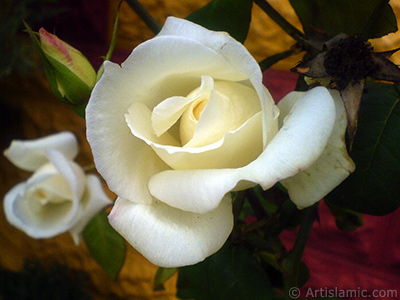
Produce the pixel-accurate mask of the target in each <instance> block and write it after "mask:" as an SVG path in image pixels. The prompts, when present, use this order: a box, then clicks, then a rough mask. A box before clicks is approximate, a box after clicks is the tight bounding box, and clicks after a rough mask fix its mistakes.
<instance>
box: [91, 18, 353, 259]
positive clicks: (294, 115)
mask: <svg viewBox="0 0 400 300" xmlns="http://www.w3.org/2000/svg"><path fill="white" fill-rule="evenodd" d="M279 106H280V107H281V113H280V115H279V109H278V108H277V106H276V105H275V104H274V102H273V100H272V98H271V96H270V94H269V92H268V91H267V89H266V88H265V87H264V86H263V84H262V73H261V70H260V68H259V66H258V64H257V62H256V61H255V60H254V59H253V57H252V56H251V55H250V54H249V53H248V51H247V50H246V49H245V47H244V46H243V45H242V44H240V43H239V42H237V41H236V40H234V39H233V38H232V37H230V36H229V35H228V34H227V33H224V32H214V31H209V30H207V29H205V28H203V27H201V26H198V25H196V24H193V23H191V22H189V21H186V20H182V19H177V18H173V17H170V18H168V19H167V21H166V23H165V25H164V27H163V29H162V30H161V32H160V33H159V34H158V35H157V36H156V37H155V38H153V39H151V40H149V41H147V42H145V43H143V44H141V45H139V46H138V47H137V48H136V49H134V50H133V52H132V54H131V55H130V56H129V57H128V59H127V60H126V61H125V62H124V63H123V64H122V65H121V66H119V65H117V64H114V63H111V62H106V63H105V72H104V75H103V77H102V78H101V80H100V81H99V82H98V83H97V85H96V86H95V88H94V90H93V93H92V96H91V99H90V101H89V104H88V106H87V109H86V116H87V119H86V120H87V136H88V140H89V143H90V145H91V147H92V151H93V155H94V159H95V164H96V167H97V169H98V171H99V172H100V173H101V174H102V176H103V177H104V179H105V180H106V182H107V183H108V185H109V187H110V188H111V190H112V191H114V192H115V193H116V194H117V195H118V196H119V197H118V199H117V201H116V203H115V205H114V207H113V208H112V211H111V213H110V216H109V221H110V223H111V225H112V226H113V227H114V228H115V229H116V230H117V231H119V232H120V233H121V234H122V235H123V236H124V237H125V238H126V239H127V240H128V241H129V243H130V244H131V245H132V246H133V247H134V248H136V249H137V250H138V251H139V252H141V253H142V254H143V255H144V256H145V257H146V258H148V259H149V260H150V261H151V262H153V263H154V264H156V265H159V266H163V267H179V266H184V265H190V264H195V263H197V262H199V261H202V260H203V259H204V258H206V257H207V256H209V255H211V254H213V253H215V252H216V251H217V250H219V249H220V248H221V246H222V245H223V244H224V242H225V241H226V240H227V238H228V236H229V234H230V232H231V230H232V227H233V215H232V204H231V196H230V193H229V192H230V191H235V190H236V191H237V190H242V189H246V188H249V187H252V186H255V185H257V184H259V185H260V186H261V187H262V188H263V189H268V188H270V187H272V186H273V185H274V184H275V183H277V182H278V181H281V182H282V183H283V185H284V186H285V187H286V188H287V189H288V191H289V194H290V197H291V199H292V200H293V201H294V202H295V204H296V205H298V207H300V208H302V207H306V206H310V205H312V204H313V203H315V202H317V201H319V200H320V199H321V198H322V197H324V196H325V195H326V194H327V193H328V192H329V191H330V190H332V189H333V188H334V187H336V186H337V185H338V184H339V183H340V182H342V181H343V180H344V179H345V178H346V177H347V176H348V175H349V174H350V172H352V171H353V169H354V164H353V162H352V161H351V159H350V158H349V156H348V155H347V152H346V147H345V144H344V132H345V129H346V117H345V111H344V109H343V104H342V102H341V99H340V96H339V95H338V93H336V92H331V93H330V92H329V91H328V90H327V89H326V88H324V87H318V88H314V89H312V90H311V91H309V92H307V93H291V94H289V95H288V96H287V97H286V98H285V99H283V100H282V101H281V103H280V104H279ZM278 115H279V117H278ZM278 128H280V129H278Z"/></svg>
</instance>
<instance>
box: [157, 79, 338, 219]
mask: <svg viewBox="0 0 400 300" xmlns="http://www.w3.org/2000/svg"><path fill="white" fill-rule="evenodd" d="M334 121H335V105H334V102H333V99H332V97H331V95H330V94H329V92H328V91H327V89H326V88H322V87H318V88H314V89H312V90H311V91H309V92H307V93H304V96H303V97H302V98H301V99H299V100H298V101H297V102H296V104H295V105H294V106H293V108H292V110H291V112H290V113H289V115H287V116H286V119H285V124H284V126H283V127H282V128H281V129H280V131H279V132H278V134H277V135H276V136H275V137H274V139H273V140H272V141H271V142H270V143H269V144H268V146H267V148H266V149H265V150H264V152H263V153H262V154H261V155H260V156H259V157H258V158H257V159H256V160H255V161H253V162H252V163H250V164H249V165H247V166H245V167H242V168H238V169H219V170H216V169H213V170H169V171H164V172H161V173H158V174H156V175H154V176H153V177H152V178H151V179H150V183H149V189H150V192H151V193H152V195H154V196H155V197H156V198H158V199H160V200H161V201H163V202H166V203H170V205H172V203H174V204H175V205H176V207H180V205H183V204H181V203H183V202H185V201H186V199H190V202H189V201H187V202H186V203H185V204H184V206H185V210H187V211H193V212H206V211H207V210H208V209H210V208H213V207H215V205H217V204H218V203H219V201H220V199H222V197H223V196H224V195H225V194H226V193H227V192H229V191H230V190H232V189H233V188H235V187H237V185H238V184H239V185H241V184H245V185H246V186H247V187H248V185H249V184H248V182H253V183H257V184H260V185H261V186H262V187H263V188H264V189H268V188H270V187H271V186H273V185H274V184H275V183H276V182H278V181H279V180H282V179H284V178H287V177H291V176H293V175H295V174H296V173H298V172H299V171H301V170H304V169H306V168H308V167H310V166H311V165H312V164H313V163H314V162H315V161H316V160H317V159H318V158H319V156H320V155H321V153H322V151H323V150H324V148H325V146H326V144H327V142H328V138H329V137H330V135H331V133H332V130H333V126H334ZM242 181H244V182H242ZM184 199H185V200H184Z"/></svg>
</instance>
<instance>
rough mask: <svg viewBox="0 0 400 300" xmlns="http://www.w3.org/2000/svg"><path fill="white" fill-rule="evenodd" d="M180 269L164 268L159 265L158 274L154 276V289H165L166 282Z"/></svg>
mask: <svg viewBox="0 0 400 300" xmlns="http://www.w3.org/2000/svg"><path fill="white" fill-rule="evenodd" d="M177 271H178V268H162V267H159V268H158V270H157V273H156V276H154V282H153V290H154V291H160V290H164V289H165V288H164V283H165V282H166V281H167V280H168V279H170V278H171V277H172V276H174V274H175V273H176V272H177Z"/></svg>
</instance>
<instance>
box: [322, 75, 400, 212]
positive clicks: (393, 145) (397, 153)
mask: <svg viewBox="0 0 400 300" xmlns="http://www.w3.org/2000/svg"><path fill="white" fill-rule="evenodd" d="M351 157H352V158H353V160H354V162H355V164H356V170H355V172H354V173H353V174H351V175H350V176H349V178H348V179H347V180H345V181H344V182H343V183H342V184H341V185H340V186H339V187H338V188H336V189H335V190H334V191H333V192H332V193H331V194H330V195H329V196H328V197H327V200H328V202H329V203H332V204H334V205H338V206H341V207H344V208H348V209H351V210H353V211H356V212H360V213H366V214H371V215H385V214H388V213H390V212H392V211H394V210H395V209H397V208H398V207H399V206H400V196H399V195H400V88H399V87H398V86H396V85H391V84H387V83H376V82H367V85H366V89H365V91H364V94H363V97H362V101H361V108H360V116H359V120H358V130H357V135H356V137H355V140H354V145H353V151H352V152H351Z"/></svg>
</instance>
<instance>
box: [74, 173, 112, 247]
mask: <svg viewBox="0 0 400 300" xmlns="http://www.w3.org/2000/svg"><path fill="white" fill-rule="evenodd" d="M86 182H87V189H86V191H85V194H84V195H83V198H82V200H81V210H80V213H79V216H78V217H77V222H76V223H75V224H74V225H73V227H72V228H71V229H70V230H69V232H70V234H71V236H72V238H73V240H74V242H75V244H76V245H79V244H80V242H81V240H82V231H83V230H84V228H85V226H86V225H87V223H88V222H89V221H90V220H91V219H92V218H93V217H94V216H95V215H96V214H97V213H98V212H100V211H101V210H102V209H103V208H105V207H106V206H107V205H110V204H112V201H111V199H110V198H109V197H108V196H107V194H106V193H105V192H104V190H103V187H102V186H101V181H100V179H99V177H97V176H96V175H87V176H86Z"/></svg>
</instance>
